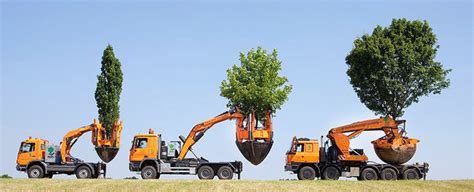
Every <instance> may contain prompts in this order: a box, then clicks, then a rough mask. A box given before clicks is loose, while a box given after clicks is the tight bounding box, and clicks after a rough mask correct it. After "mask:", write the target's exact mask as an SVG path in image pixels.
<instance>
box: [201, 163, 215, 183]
mask: <svg viewBox="0 0 474 192" xmlns="http://www.w3.org/2000/svg"><path fill="white" fill-rule="evenodd" d="M198 177H199V179H208V180H210V179H213V178H214V170H212V168H211V167H209V166H207V165H204V166H202V167H200V168H199V170H198Z"/></svg>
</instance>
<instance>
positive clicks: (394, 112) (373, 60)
mask: <svg viewBox="0 0 474 192" xmlns="http://www.w3.org/2000/svg"><path fill="white" fill-rule="evenodd" d="M438 48H439V45H438V44H437V39H436V35H435V34H434V33H433V31H432V29H431V27H430V26H429V24H428V22H427V21H417V20H416V21H409V20H406V19H393V20H392V23H391V25H390V26H389V27H381V26H377V27H376V28H375V29H374V30H373V32H372V34H365V35H363V36H362V37H360V38H357V39H356V40H355V41H354V48H353V49H352V51H351V52H350V53H349V55H347V57H346V63H347V65H348V66H349V69H348V70H347V75H348V76H349V77H350V83H351V84H352V86H353V88H354V90H355V92H356V93H357V95H358V96H359V98H360V100H361V102H362V103H364V104H365V105H366V106H367V107H368V108H369V109H370V110H372V111H374V112H375V113H376V114H380V115H385V116H387V115H390V116H392V117H393V118H394V119H397V118H398V117H401V116H402V115H403V113H404V110H405V108H407V107H408V106H410V105H411V104H412V103H417V102H418V101H419V98H420V97H421V96H427V95H429V94H431V93H433V94H439V93H440V92H441V90H442V89H444V88H447V87H448V86H449V83H450V81H449V79H447V77H446V76H447V74H448V73H449V72H450V71H451V70H450V69H444V68H443V65H442V64H441V63H440V62H438V61H435V57H436V52H437V51H438Z"/></svg>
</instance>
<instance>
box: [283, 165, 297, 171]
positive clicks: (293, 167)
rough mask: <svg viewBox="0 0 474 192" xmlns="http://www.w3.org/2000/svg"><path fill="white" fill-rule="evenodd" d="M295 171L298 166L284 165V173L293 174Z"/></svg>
mask: <svg viewBox="0 0 474 192" xmlns="http://www.w3.org/2000/svg"><path fill="white" fill-rule="evenodd" d="M297 170H298V165H295V164H286V165H285V171H291V172H295V171H297Z"/></svg>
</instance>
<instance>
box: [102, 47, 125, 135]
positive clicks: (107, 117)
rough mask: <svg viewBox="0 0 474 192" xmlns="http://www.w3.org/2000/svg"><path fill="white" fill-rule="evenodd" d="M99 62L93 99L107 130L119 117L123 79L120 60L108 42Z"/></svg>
mask: <svg viewBox="0 0 474 192" xmlns="http://www.w3.org/2000/svg"><path fill="white" fill-rule="evenodd" d="M101 63H102V67H101V68H100V70H101V73H100V74H99V75H98V76H97V79H98V82H97V88H96V90H95V100H96V101H97V107H98V108H99V121H100V122H101V123H102V125H103V126H104V127H105V128H106V130H108V131H109V130H110V129H112V126H113V125H114V123H115V121H117V120H118V119H119V118H120V105H119V100H120V93H121V92H122V81H123V74H122V69H121V68H120V66H121V64H120V61H119V60H118V59H117V58H115V55H114V51H113V48H112V46H111V45H110V44H109V45H107V48H106V49H105V50H104V54H103V56H102V62H101ZM107 134H108V133H107Z"/></svg>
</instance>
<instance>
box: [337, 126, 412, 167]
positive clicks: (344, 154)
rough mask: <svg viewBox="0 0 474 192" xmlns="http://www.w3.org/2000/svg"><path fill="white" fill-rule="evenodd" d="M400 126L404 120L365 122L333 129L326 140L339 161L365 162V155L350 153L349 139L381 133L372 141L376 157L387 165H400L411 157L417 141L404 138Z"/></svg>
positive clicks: (403, 130)
mask: <svg viewBox="0 0 474 192" xmlns="http://www.w3.org/2000/svg"><path fill="white" fill-rule="evenodd" d="M401 124H405V120H397V121H395V120H394V119H392V118H391V117H385V118H379V119H372V120H366V121H361V122H356V123H352V124H349V125H344V126H341V127H336V128H333V129H331V130H330V131H329V133H328V138H329V139H330V140H331V142H332V143H333V145H335V146H336V147H337V149H338V151H339V155H338V158H339V159H340V160H344V161H367V160H368V158H367V156H366V155H364V154H357V153H355V154H354V153H351V152H350V139H352V138H354V137H356V136H358V135H359V134H361V133H362V132H365V131H383V132H384V134H385V135H384V136H383V137H381V138H379V139H377V140H374V141H372V144H374V148H375V150H376V153H377V155H378V156H379V157H380V159H382V160H383V161H385V162H387V163H391V164H402V163H405V162H406V161H408V160H409V159H411V157H413V155H414V152H415V150H416V148H415V147H416V144H417V143H418V142H419V140H417V139H410V138H407V137H405V136H404V135H405V134H406V132H405V129H404V128H401V129H399V125H401ZM345 133H349V134H348V135H346V134H345Z"/></svg>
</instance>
